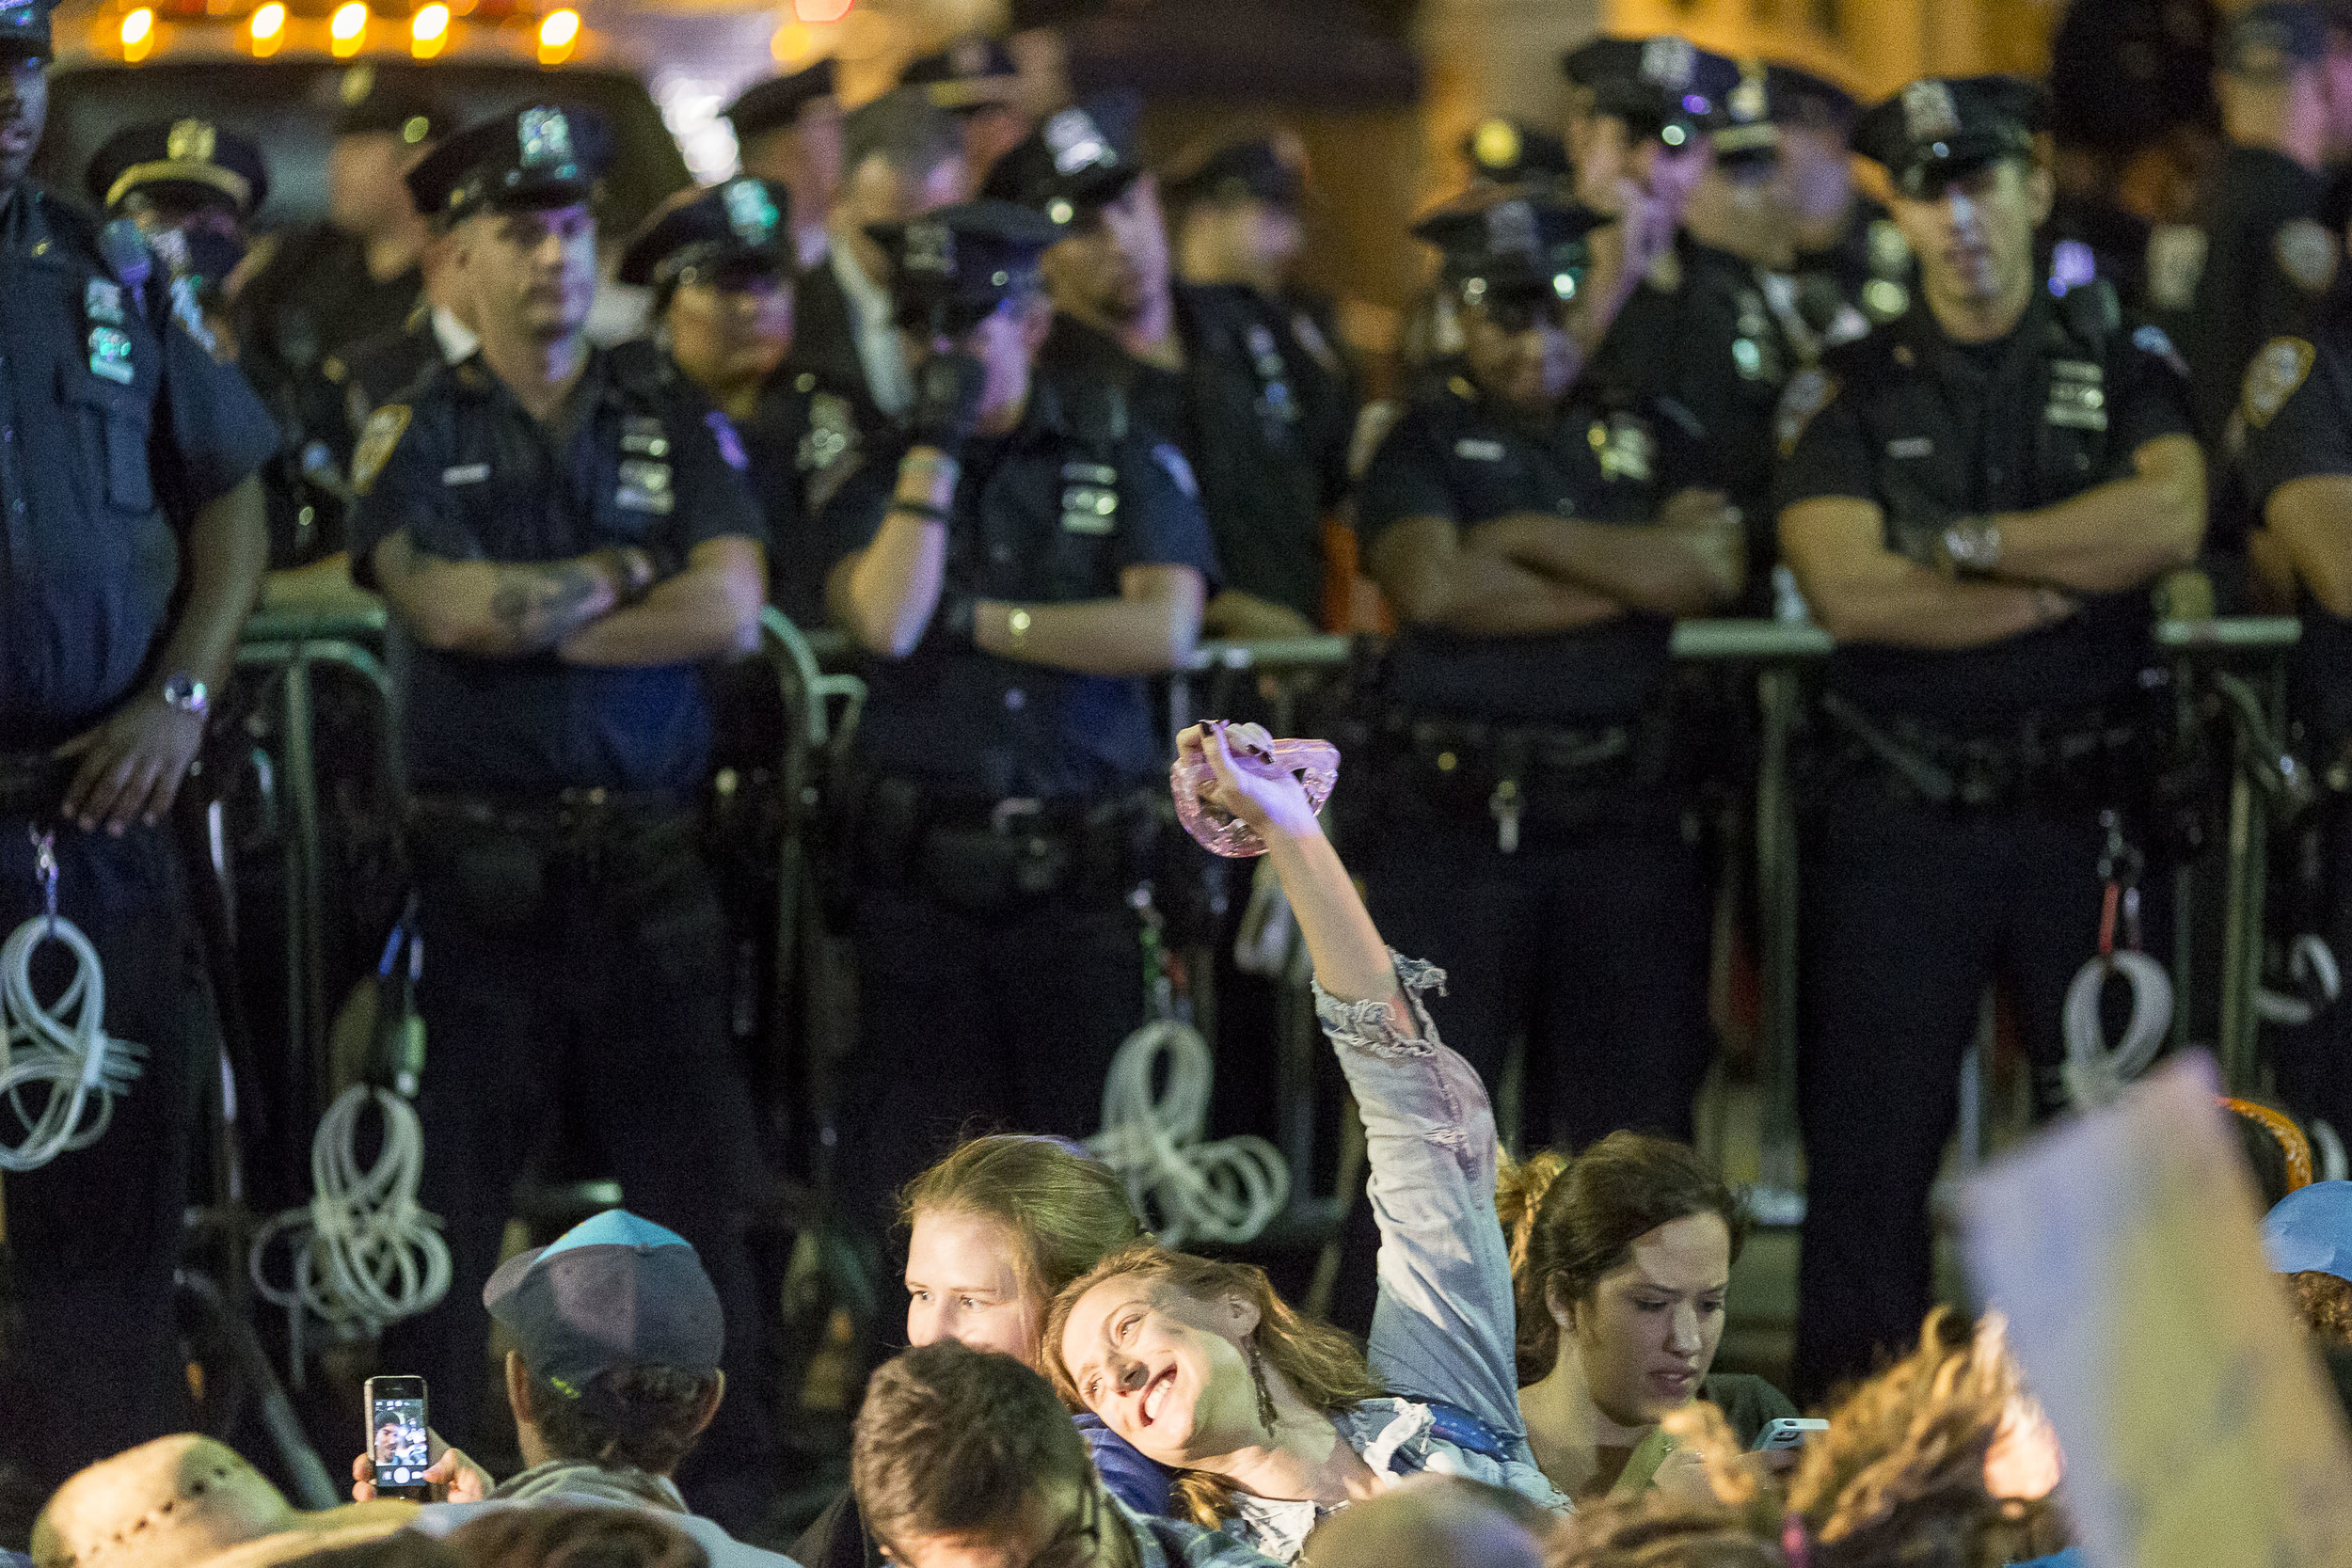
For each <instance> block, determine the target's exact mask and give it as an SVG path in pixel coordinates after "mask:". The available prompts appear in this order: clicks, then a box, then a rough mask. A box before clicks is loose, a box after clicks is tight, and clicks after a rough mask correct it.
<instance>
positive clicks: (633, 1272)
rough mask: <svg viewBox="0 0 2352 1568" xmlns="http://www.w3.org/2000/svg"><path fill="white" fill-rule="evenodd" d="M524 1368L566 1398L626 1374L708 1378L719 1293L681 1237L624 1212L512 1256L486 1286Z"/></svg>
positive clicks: (611, 1212)
mask: <svg viewBox="0 0 2352 1568" xmlns="http://www.w3.org/2000/svg"><path fill="white" fill-rule="evenodd" d="M482 1305H483V1306H485V1307H488V1308H489V1309H490V1316H491V1317H493V1318H495V1319H497V1320H498V1322H499V1323H500V1324H501V1326H502V1327H504V1328H505V1330H506V1331H507V1332H508V1333H509V1334H512V1335H513V1336H514V1337H515V1348H516V1350H518V1351H520V1352H521V1353H522V1358H523V1364H524V1365H525V1366H527V1367H529V1368H530V1369H531V1370H532V1371H533V1372H536V1373H537V1374H538V1375H539V1376H541V1377H543V1378H545V1379H547V1380H548V1382H549V1383H551V1384H553V1385H554V1386H555V1387H556V1389H557V1390H558V1391H559V1392H562V1393H564V1394H566V1395H569V1396H571V1397H572V1398H575V1399H577V1398H580V1397H581V1396H582V1395H584V1394H585V1393H586V1392H587V1390H588V1386H589V1385H590V1384H591V1383H593V1382H595V1380H596V1377H597V1376H598V1374H600V1373H603V1372H608V1371H612V1370H615V1369H617V1368H622V1367H675V1368H678V1369H680V1370H685V1371H691V1372H707V1371H711V1370H715V1369H716V1368H717V1367H718V1365H719V1356H720V1353H721V1351H722V1350H723V1347H724V1345H725V1342H726V1339H725V1323H724V1319H723V1316H722V1314H721V1312H720V1310H719V1292H718V1291H717V1290H715V1289H714V1288H713V1287H712V1286H711V1283H710V1275H707V1274H706V1273H705V1272H704V1271H703V1263H702V1259H700V1258H699V1257H697V1256H695V1253H694V1249H693V1248H692V1247H691V1246H690V1245H688V1244H687V1242H686V1240H685V1238H684V1237H682V1236H679V1235H678V1234H676V1233H675V1231H670V1230H665V1229H663V1228H662V1227H660V1226H658V1225H656V1224H654V1223H653V1222H652V1221H651V1220H647V1219H641V1218H639V1217H638V1216H637V1215H635V1214H632V1213H630V1212H628V1211H627V1210H625V1209H608V1210H606V1211H605V1212H603V1213H601V1214H597V1215H596V1216H595V1217H594V1218H592V1219H586V1220H582V1221H581V1222H580V1224H578V1225H576V1226H574V1227H572V1228H571V1229H569V1230H566V1231H565V1232H564V1234H563V1235H561V1236H559V1237H557V1238H556V1239H555V1240H554V1241H552V1242H550V1243H548V1244H547V1245H546V1246H543V1247H538V1248H535V1249H533V1250H532V1251H530V1252H518V1253H516V1255H515V1256H514V1257H512V1258H509V1259H507V1260H506V1261H505V1262H503V1263H501V1264H500V1265H499V1267H498V1272H497V1273H495V1274H493V1275H490V1282H489V1283H488V1284H487V1285H485V1286H484V1287H483V1288H482Z"/></svg>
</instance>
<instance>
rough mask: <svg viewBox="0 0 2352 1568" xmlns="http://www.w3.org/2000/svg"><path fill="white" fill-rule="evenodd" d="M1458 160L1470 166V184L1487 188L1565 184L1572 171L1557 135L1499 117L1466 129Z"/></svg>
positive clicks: (1562, 141)
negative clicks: (1544, 183)
mask: <svg viewBox="0 0 2352 1568" xmlns="http://www.w3.org/2000/svg"><path fill="white" fill-rule="evenodd" d="M1462 161H1463V162H1464V163H1467V164H1468V165H1470V179H1471V180H1472V181H1473V182H1484V183H1486V184H1489V185H1525V184H1534V183H1539V182H1546V181H1559V182H1565V181H1568V180H1571V179H1572V178H1573V177H1574V175H1575V172H1576V171H1575V168H1574V167H1573V166H1571V165H1570V164H1569V162H1568V144H1567V142H1566V141H1565V140H1564V139H1562V137H1561V135H1560V134H1559V133H1558V132H1556V131H1547V130H1545V129H1544V128H1543V127H1542V126H1540V125H1531V124H1529V123H1528V122H1527V121H1525V120H1521V119H1505V118H1503V117H1502V116H1500V115H1490V116H1488V117H1487V118H1486V119H1482V120H1480V121H1479V122H1478V123H1477V124H1475V125H1473V126H1471V127H1470V132H1469V134H1468V135H1465V136H1463V138H1462Z"/></svg>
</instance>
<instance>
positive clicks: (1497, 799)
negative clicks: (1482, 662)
mask: <svg viewBox="0 0 2352 1568" xmlns="http://www.w3.org/2000/svg"><path fill="white" fill-rule="evenodd" d="M1386 729H1387V732H1388V736H1389V740H1390V745H1389V748H1388V751H1389V754H1390V756H1391V759H1393V762H1394V763H1396V764H1401V775H1402V776H1401V777H1399V778H1398V780H1397V782H1398V783H1399V784H1402V786H1403V788H1404V790H1405V792H1406V795H1407V796H1409V798H1410V799H1411V800H1413V801H1414V803H1415V804H1417V805H1418V806H1420V807H1421V808H1422V809H1425V810H1430V811H1435V812H1438V813H1440V814H1443V815H1447V816H1461V817H1477V816H1486V817H1488V818H1490V819H1491V820H1492V821H1493V823H1494V828H1495V847H1496V848H1497V849H1499V850H1500V851H1501V852H1502V853H1503V854H1506V855H1507V854H1516V853H1518V850H1519V847H1520V846H1521V844H1522V842H1523V841H1524V840H1525V838H1526V832H1527V829H1528V827H1530V826H1532V825H1541V826H1543V827H1546V828H1560V827H1573V826H1576V825H1579V824H1581V823H1584V822H1587V821H1591V820H1594V819H1596V818H1597V817H1599V816H1602V815H1604V814H1605V813H1606V812H1607V809H1608V807H1609V805H1610V804H1611V802H1613V801H1621V800H1625V799H1629V798H1633V797H1637V796H1639V795H1640V794H1642V793H1643V792H1645V791H1650V790H1655V789H1656V788H1657V786H1659V785H1660V784H1662V783H1663V782H1664V780H1665V778H1666V775H1667V772H1668V771H1669V768H1668V766H1667V755H1666V742H1667V739H1668V736H1667V734H1666V729H1665V726H1664V725H1663V723H1662V722H1660V721H1655V720H1653V719H1651V718H1648V717H1645V718H1642V719H1639V720H1635V721H1631V722H1629V723H1617V724H1602V725H1597V726H1595V727H1592V728H1589V729H1572V728H1568V727H1566V726H1562V725H1549V724H1499V723H1486V722H1482V721H1467V720H1439V719H1417V718H1414V717H1412V716H1410V715H1405V714H1399V715H1394V716H1392V717H1391V719H1390V720H1389V721H1388V723H1387V725H1386Z"/></svg>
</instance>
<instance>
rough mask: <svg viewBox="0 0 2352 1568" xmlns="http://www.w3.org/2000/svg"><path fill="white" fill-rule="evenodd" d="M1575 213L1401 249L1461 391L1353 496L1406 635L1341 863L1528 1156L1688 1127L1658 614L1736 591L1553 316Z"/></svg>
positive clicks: (1487, 211) (1685, 1028)
mask: <svg viewBox="0 0 2352 1568" xmlns="http://www.w3.org/2000/svg"><path fill="white" fill-rule="evenodd" d="M1595 221H1596V217H1595V214H1591V213H1589V212H1587V211H1585V210H1584V209H1582V208H1580V207H1575V206H1570V205H1567V204H1565V203H1563V202H1561V201H1560V200H1559V198H1557V197H1555V196H1552V195H1550V194H1548V193H1545V192H1542V191H1539V190H1534V189H1530V188H1524V187H1523V188H1522V189H1521V190H1519V191H1508V190H1504V191H1486V192H1474V193H1471V194H1470V195H1469V196H1466V197H1465V198H1462V199H1461V200H1460V201H1459V202H1458V203H1455V204H1454V205H1452V206H1450V207H1448V208H1446V209H1443V210H1441V211H1440V212H1439V213H1438V214H1436V215H1434V216H1432V217H1430V218H1429V219H1427V220H1425V221H1424V222H1423V223H1422V224H1421V225H1420V227H1419V228H1418V229H1416V230H1415V232H1416V233H1417V234H1419V235H1420V236H1421V237H1422V238H1423V239H1425V240H1427V241H1429V242H1430V243H1431V244H1433V245H1437V246H1438V248H1439V249H1440V250H1441V251H1442V252H1443V255H1444V263H1445V272H1444V276H1445V278H1446V281H1447V284H1448V286H1449V287H1450V288H1452V289H1453V290H1454V294H1455V298H1456V302H1457V306H1458V308H1459V310H1460V313H1461V318H1462V324H1463V331H1464V351H1463V355H1462V359H1461V364H1460V371H1459V373H1458V374H1456V375H1455V376H1454V378H1453V379H1452V381H1451V382H1450V383H1449V385H1448V386H1447V387H1446V388H1443V389H1442V390H1440V391H1438V392H1437V393H1435V394H1433V395H1431V396H1428V397H1425V398H1422V399H1421V400H1418V401H1416V402H1415V403H1414V404H1412V406H1411V407H1410V408H1409V409H1408V410H1407V412H1406V415H1405V417H1404V418H1403V420H1401V421H1400V422H1399V423H1398V425H1397V426H1396V428H1395V429H1394V430H1392V431H1391V433H1390V434H1389V436H1387V438H1386V439H1385V440H1384V441H1383V442H1382V443H1381V445H1380V448H1379V450H1378V451H1377V452H1376V453H1375V455H1374V457H1373V459H1372V462H1371V465H1370V467H1368V468H1367V469H1366V470H1365V473H1364V477H1363V480H1362V483H1361V486H1360V488H1359V493H1358V499H1357V516H1358V526H1359V529H1360V530H1361V531H1362V533H1363V537H1364V546H1365V559H1366V562H1367V563H1368V565H1369V568H1370V571H1371V574H1372V576H1373V578H1375V580H1376V581H1377V582H1378V583H1379V584H1380V586H1381V588H1382V589H1383V590H1384V591H1385V592H1386V593H1387V594H1388V597H1389V602H1390V603H1391V605H1393V606H1394V607H1395V610H1396V614H1397V619H1398V621H1399V623H1400V626H1401V630H1400V631H1399V634H1398V637H1397V640H1396V641H1395V643H1394V645H1393V646H1392V648H1391V650H1390V653H1389V655H1388V667H1387V671H1386V677H1385V681H1384V683H1383V685H1382V688H1381V690H1380V694H1379V699H1378V700H1379V705H1380V712H1379V713H1378V715H1377V720H1378V722H1379V725H1380V729H1381V738H1380V740H1379V742H1378V746H1377V752H1378V754H1377V760H1376V761H1374V762H1373V765H1372V767H1371V768H1367V769H1366V771H1367V773H1368V774H1371V775H1372V776H1373V779H1372V781H1370V782H1368V783H1367V784H1366V785H1365V797H1366V798H1367V799H1368V800H1371V801H1372V802H1373V810H1374V813H1375V817H1374V821H1373V823H1372V827H1371V832H1369V834H1368V836H1367V839H1366V842H1365V845H1364V847H1361V848H1360V849H1359V851H1358V858H1359V863H1360V864H1361V866H1362V868H1363V872H1364V878H1365V883H1366V887H1367V889H1368V891H1369V896H1370V898H1371V901H1372V905H1373V908H1374V911H1375V918H1377V919H1378V920H1379V921H1380V923H1381V925H1380V928H1381V929H1382V930H1384V931H1388V932H1391V934H1392V935H1396V934H1397V933H1402V934H1401V935H1397V936H1396V940H1398V941H1399V942H1402V943H1405V944H1406V945H1407V946H1408V947H1409V949H1410V950H1411V951H1413V952H1416V953H1425V954H1427V955H1429V956H1430V958H1431V959H1432V961H1434V962H1436V963H1438V964H1439V965H1441V966H1443V967H1444V968H1445V969H1446V971H1447V972H1448V973H1449V974H1452V975H1454V983H1455V1000H1456V1006H1455V1007H1454V1011H1453V1012H1452V1013H1450V1014H1449V1015H1448V1017H1447V1021H1446V1030H1447V1038H1448V1039H1449V1040H1451V1041H1453V1042H1454V1047H1455V1049H1456V1050H1459V1051H1460V1052H1462V1053H1463V1054H1464V1055H1466V1056H1468V1057H1469V1058H1470V1061H1471V1062H1472V1063H1473V1064H1475V1065H1476V1066H1477V1068H1478V1069H1479V1073H1480V1075H1481V1076H1482V1077H1484V1078H1485V1079H1486V1081H1487V1082H1488V1083H1495V1082H1499V1081H1500V1078H1501V1074H1502V1066H1503V1062H1504V1058H1505V1055H1506V1053H1507V1052H1508V1050H1509V1048H1510V1046H1511V1044H1512V1042H1513V1040H1514V1039H1515V1038H1518V1037H1524V1038H1525V1040H1526V1042H1527V1057H1526V1060H1527V1069H1526V1082H1527V1085H1528V1101H1529V1103H1530V1105H1531V1107H1534V1108H1535V1111H1536V1114H1535V1115H1533V1116H1531V1117H1529V1118H1528V1119H1529V1125H1528V1127H1527V1128H1526V1129H1525V1132H1526V1134H1527V1136H1528V1137H1529V1139H1530V1140H1531V1141H1532V1142H1535V1143H1545V1142H1554V1141H1565V1142H1566V1143H1567V1144H1568V1145H1570V1146H1571V1147H1581V1146H1582V1145H1584V1144H1586V1143H1589V1142H1590V1141H1592V1140H1593V1139H1595V1138H1597V1137H1599V1136H1600V1135H1602V1134H1603V1133H1605V1132H1611V1131H1613V1130H1614V1129H1617V1128H1625V1127H1634V1128H1644V1129H1647V1130H1650V1131H1655V1132H1665V1133H1668V1134H1670V1135H1673V1136H1677V1137H1688V1136H1689V1135H1690V1132H1691V1115H1692V1096H1693V1095H1694V1094H1695V1093H1696V1091H1697V1089H1698V1085H1699V1081H1700V1079H1701V1078H1702V1077H1703V1076H1704V1075H1705V1073H1706V1070H1707V1066H1708V1059H1709V1055H1710V1045H1709V1039H1708V1025H1707V952H1708V895H1707V891H1706V888H1705V885H1704V882H1703V879H1702V878H1701V875H1700V869H1699V862H1698V856H1697V853H1696V851H1695V849H1694V848H1693V847H1692V845H1691V844H1690V843H1689V842H1688V841H1687V839H1686V837H1685V835H1684V832H1683V816H1684V807H1685V803H1686V802H1685V801H1684V800H1683V798H1682V792H1681V791H1680V789H1679V788H1678V787H1677V780H1676V779H1675V777H1674V776H1673V775H1674V770H1673V769H1672V768H1670V767H1669V766H1668V765H1667V762H1666V759H1665V757H1664V755H1663V751H1664V746H1663V742H1664V738H1665V737H1664V735H1663V733H1662V726H1661V722H1660V721H1661V718H1662V713H1661V705H1660V700H1661V696H1662V694H1663V690H1664V687H1665V683H1666V676H1667V670H1668V662H1669V656H1668V637H1669V633H1670V631H1671V629H1672V623H1673V620H1674V618H1675V617H1676V616H1678V615H1699V614H1705V613H1708V611H1710V610H1715V609H1717V608H1718V607H1720V606H1722V605H1724V604H1725V603H1727V602H1729V601H1730V599H1731V598H1732V597H1733V596H1734V595H1735V594H1737V593H1738V591H1739V587H1740V533H1739V526H1738V523H1737V521H1736V519H1734V518H1732V517H1731V516H1730V515H1728V514H1727V513H1726V512H1725V510H1724V504H1723V498H1722V497H1721V496H1719V495H1710V494H1707V493H1704V492H1698V491H1691V490H1683V489H1680V488H1678V486H1679V479H1678V476H1680V475H1682V474H1686V473H1688V472H1691V471H1692V466H1691V458H1690V455H1689V454H1688V453H1687V452H1685V451H1682V450H1681V447H1682V445H1683V437H1682V435H1681V433H1680V430H1679V428H1678V427H1677V425H1676V424H1675V423H1674V422H1673V421H1671V420H1660V419H1658V418H1657V417H1656V416H1655V415H1654V414H1652V413H1651V412H1650V410H1649V409H1648V408H1647V407H1646V406H1645V404H1643V403H1642V401H1641V400H1639V399H1638V398H1631V397H1627V396H1623V395H1619V394H1616V393H1613V392H1611V391H1609V390H1605V389H1603V388H1600V387H1598V386H1597V385H1595V384H1593V383H1592V382H1591V381H1590V380H1589V379H1580V378H1579V374H1578V371H1579V356H1578V354H1577V351H1576V349H1575V346H1574V341H1573V338H1572V337H1571V335H1570V332H1569V328H1568V317H1569V315H1570V314H1571V312H1572V311H1573V310H1574V309H1575V308H1576V307H1575V295H1576V293H1577V287H1576V274H1577V271H1578V269H1579V268H1580V267H1581V264H1582V245H1581V242H1582V239H1583V236H1584V234H1585V233H1586V232H1587V231H1589V230H1590V228H1591V227H1592V225H1593V224H1594V222H1595ZM1367 760H1368V761H1369V760H1371V759H1367Z"/></svg>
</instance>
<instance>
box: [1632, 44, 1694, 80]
mask: <svg viewBox="0 0 2352 1568" xmlns="http://www.w3.org/2000/svg"><path fill="white" fill-rule="evenodd" d="M1698 59H1699V56H1698V50H1697V49H1696V48H1695V47H1694V46H1693V45H1692V42H1691V40H1688V39H1679V38H1676V37H1674V36H1672V35H1671V34H1669V35H1667V36H1665V37H1662V38H1654V39H1647V40H1644V41H1643V44H1642V80H1643V81H1645V82H1648V83H1652V84H1654V85H1655V86H1658V87H1673V88H1675V89H1677V90H1680V89H1681V88H1683V87H1689V86H1690V85H1691V72H1692V71H1695V70H1696V69H1698Z"/></svg>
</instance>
